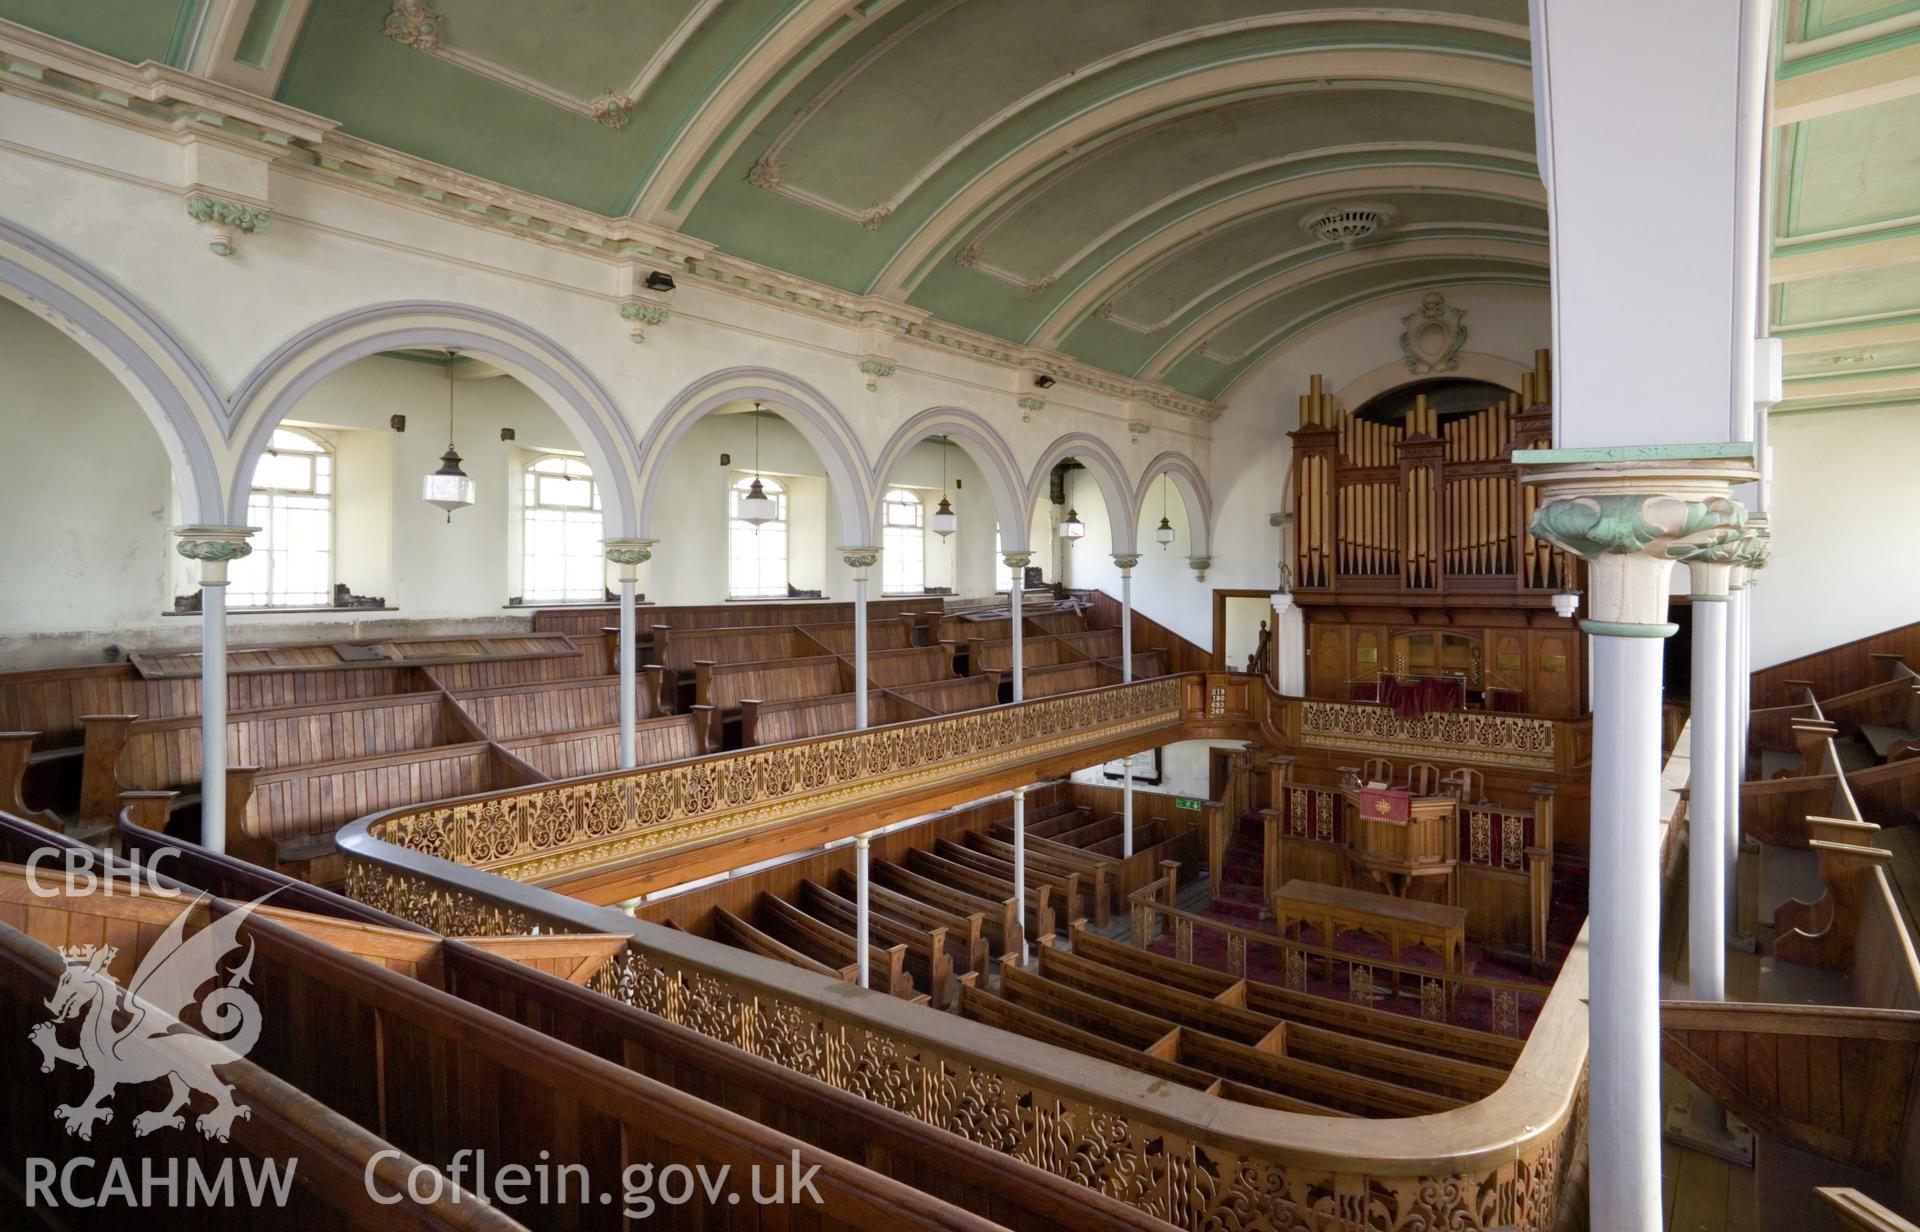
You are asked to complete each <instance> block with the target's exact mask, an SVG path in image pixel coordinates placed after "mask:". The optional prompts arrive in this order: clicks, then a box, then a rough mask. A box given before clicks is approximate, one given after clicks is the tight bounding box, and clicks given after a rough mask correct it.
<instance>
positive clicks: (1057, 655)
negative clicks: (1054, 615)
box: [967, 636, 1085, 681]
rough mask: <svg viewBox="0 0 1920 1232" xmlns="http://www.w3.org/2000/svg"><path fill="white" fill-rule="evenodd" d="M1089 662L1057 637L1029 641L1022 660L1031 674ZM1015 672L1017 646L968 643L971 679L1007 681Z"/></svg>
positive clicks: (978, 639) (992, 640) (982, 640)
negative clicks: (1044, 668) (1057, 666)
mask: <svg viewBox="0 0 1920 1232" xmlns="http://www.w3.org/2000/svg"><path fill="white" fill-rule="evenodd" d="M1084 658H1085V656H1084V655H1082V654H1081V653H1080V652H1079V651H1077V650H1075V649H1073V648H1072V647H1071V646H1068V645H1067V644H1066V643H1065V642H1063V641H1061V640H1060V639H1059V638H1057V637H1045V636H1035V637H1028V638H1026V639H1024V640H1023V641H1022V642H1021V643H1020V659H1021V662H1023V663H1025V664H1026V666H1027V670H1028V671H1029V672H1031V671H1032V670H1033V669H1035V668H1039V667H1053V666H1055V665H1056V664H1060V663H1079V662H1081V661H1082V660H1083V659H1084ZM1012 671H1013V642H1012V641H1011V640H1009V639H1007V638H981V637H974V638H968V639H967V675H969V676H987V677H990V678H992V679H994V680H996V681H998V680H1004V679H1005V678H1006V677H1007V676H1008V675H1009V674H1011V673H1012Z"/></svg>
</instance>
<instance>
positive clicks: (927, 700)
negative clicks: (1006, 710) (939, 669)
mask: <svg viewBox="0 0 1920 1232" xmlns="http://www.w3.org/2000/svg"><path fill="white" fill-rule="evenodd" d="M888 692H890V693H892V694H893V695H894V696H896V697H898V698H900V699H902V700H903V701H906V702H910V703H912V704H913V705H915V706H921V707H924V708H925V709H926V710H927V711H928V712H930V713H932V714H958V713H960V712H961V711H963V710H984V709H985V708H987V707H988V706H993V705H997V704H998V703H999V701H1000V694H999V690H998V689H997V688H996V687H995V686H994V684H993V682H992V681H990V680H988V679H987V678H986V677H985V676H955V677H953V678H952V679H949V680H933V681H929V682H927V683H926V684H897V685H894V686H893V688H891V689H889V690H888Z"/></svg>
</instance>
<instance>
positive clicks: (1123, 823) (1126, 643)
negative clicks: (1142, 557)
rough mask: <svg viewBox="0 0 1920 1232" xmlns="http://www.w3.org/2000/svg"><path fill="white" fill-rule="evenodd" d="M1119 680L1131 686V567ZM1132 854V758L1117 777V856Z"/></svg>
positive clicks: (1123, 589)
mask: <svg viewBox="0 0 1920 1232" xmlns="http://www.w3.org/2000/svg"><path fill="white" fill-rule="evenodd" d="M1120 681H1121V683H1122V684H1132V683H1133V568H1132V567H1131V566H1127V567H1125V568H1122V569H1121V570H1120ZM1132 854H1133V758H1131V757H1129V758H1127V759H1126V762H1125V763H1124V769H1123V770H1122V772H1121V775H1120V855H1121V858H1122V859H1125V858H1126V857H1128V856H1131V855H1132Z"/></svg>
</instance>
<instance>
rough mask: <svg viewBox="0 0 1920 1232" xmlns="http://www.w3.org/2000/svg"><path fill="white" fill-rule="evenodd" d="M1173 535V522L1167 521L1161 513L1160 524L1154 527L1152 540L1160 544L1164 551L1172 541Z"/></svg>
mask: <svg viewBox="0 0 1920 1232" xmlns="http://www.w3.org/2000/svg"><path fill="white" fill-rule="evenodd" d="M1173 537H1174V531H1173V523H1171V522H1169V521H1167V519H1166V517H1165V516H1164V515H1162V517H1161V518H1160V525H1159V526H1157V527H1155V528H1154V531H1153V541H1154V542H1155V543H1157V544H1159V545H1160V549H1161V550H1162V551H1165V550H1166V548H1167V546H1168V545H1169V544H1171V543H1172V542H1173Z"/></svg>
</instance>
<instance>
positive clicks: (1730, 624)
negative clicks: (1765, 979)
mask: <svg viewBox="0 0 1920 1232" xmlns="http://www.w3.org/2000/svg"><path fill="white" fill-rule="evenodd" d="M1746 613H1747V591H1746V588H1745V586H1744V585H1739V584H1736V585H1735V587H1734V589H1733V590H1731V591H1729V592H1728V594H1727V629H1726V637H1725V639H1724V645H1723V646H1722V652H1723V655H1724V661H1725V665H1726V666H1725V667H1724V669H1723V670H1724V672H1725V675H1726V707H1725V715H1726V719H1725V730H1724V731H1722V732H1721V739H1722V742H1723V743H1724V744H1725V746H1726V764H1725V765H1723V766H1721V768H1720V770H1721V778H1722V781H1723V782H1724V783H1725V785H1726V786H1725V787H1724V788H1723V791H1724V793H1725V794H1724V796H1723V797H1722V799H1723V809H1724V812H1723V817H1724V819H1725V820H1724V822H1723V824H1722V828H1721V831H1720V833H1719V835H1717V836H1716V837H1717V838H1718V839H1719V842H1720V845H1721V846H1720V859H1721V862H1722V867H1723V868H1724V870H1725V872H1724V876H1725V878H1726V886H1727V895H1726V904H1725V911H1724V915H1725V917H1726V927H1727V935H1728V936H1729V937H1738V936H1740V783H1741V781H1742V780H1743V779H1745V778H1746V775H1747V748H1746V739H1745V736H1744V733H1745V731H1746V723H1745V719H1744V717H1743V714H1744V705H1743V698H1742V695H1743V694H1744V693H1745V692H1746V691H1747V682H1746V677H1745V676H1744V675H1742V674H1741V671H1740V630H1741V628H1742V626H1743V625H1745V623H1746V619H1745V618H1746Z"/></svg>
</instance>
